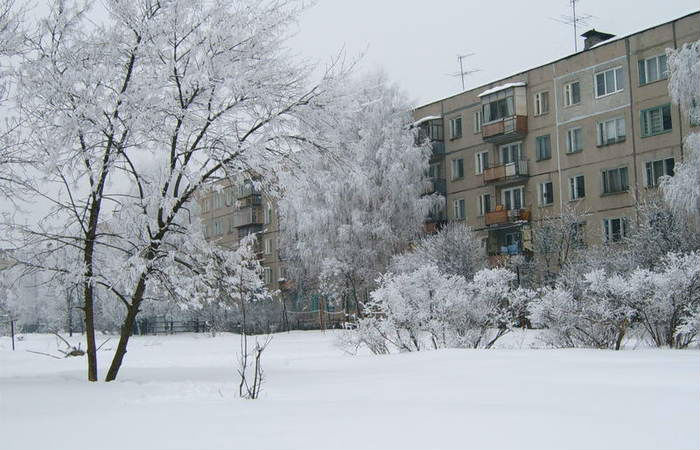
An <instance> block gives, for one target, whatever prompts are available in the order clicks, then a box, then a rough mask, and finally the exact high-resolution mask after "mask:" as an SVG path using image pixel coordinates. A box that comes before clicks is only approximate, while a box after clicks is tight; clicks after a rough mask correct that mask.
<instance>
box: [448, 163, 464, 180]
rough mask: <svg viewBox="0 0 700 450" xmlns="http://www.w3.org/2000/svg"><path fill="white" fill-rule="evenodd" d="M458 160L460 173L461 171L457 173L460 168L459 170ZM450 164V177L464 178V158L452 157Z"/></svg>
mask: <svg viewBox="0 0 700 450" xmlns="http://www.w3.org/2000/svg"><path fill="white" fill-rule="evenodd" d="M459 161H461V167H462V170H461V172H462V173H461V174H460V173H459V172H460V170H459V167H460V163H459ZM450 165H451V169H452V174H451V175H452V179H453V180H459V179H460V178H464V159H463V158H455V159H453V160H452V161H451V163H450Z"/></svg>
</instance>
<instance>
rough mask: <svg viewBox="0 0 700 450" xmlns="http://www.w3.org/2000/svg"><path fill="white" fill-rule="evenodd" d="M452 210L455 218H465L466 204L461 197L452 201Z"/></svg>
mask: <svg viewBox="0 0 700 450" xmlns="http://www.w3.org/2000/svg"><path fill="white" fill-rule="evenodd" d="M452 212H453V214H454V218H455V220H465V219H466V218H467V205H466V202H465V201H464V199H463V198H459V199H457V200H453V201H452Z"/></svg>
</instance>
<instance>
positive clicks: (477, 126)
mask: <svg viewBox="0 0 700 450" xmlns="http://www.w3.org/2000/svg"><path fill="white" fill-rule="evenodd" d="M477 133H481V110H478V111H474V134H477Z"/></svg>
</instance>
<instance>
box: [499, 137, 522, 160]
mask: <svg viewBox="0 0 700 450" xmlns="http://www.w3.org/2000/svg"><path fill="white" fill-rule="evenodd" d="M506 148H507V149H508V153H507V154H508V156H509V159H511V158H510V156H513V149H514V148H517V149H518V151H517V152H516V153H517V155H516V158H514V159H512V160H509V161H508V162H506V161H505V158H503V150H504V149H506ZM498 157H499V158H500V162H501V164H511V163H517V162H518V161H521V160H522V159H523V143H522V141H518V142H510V143H508V144H503V145H499V146H498Z"/></svg>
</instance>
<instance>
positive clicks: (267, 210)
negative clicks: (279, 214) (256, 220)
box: [263, 202, 272, 225]
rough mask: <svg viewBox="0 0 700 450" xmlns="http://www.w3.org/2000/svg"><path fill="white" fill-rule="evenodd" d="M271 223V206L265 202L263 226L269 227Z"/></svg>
mask: <svg viewBox="0 0 700 450" xmlns="http://www.w3.org/2000/svg"><path fill="white" fill-rule="evenodd" d="M271 221H272V205H271V204H270V203H269V202H265V210H264V213H263V224H265V225H269V224H270V222H271Z"/></svg>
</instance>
